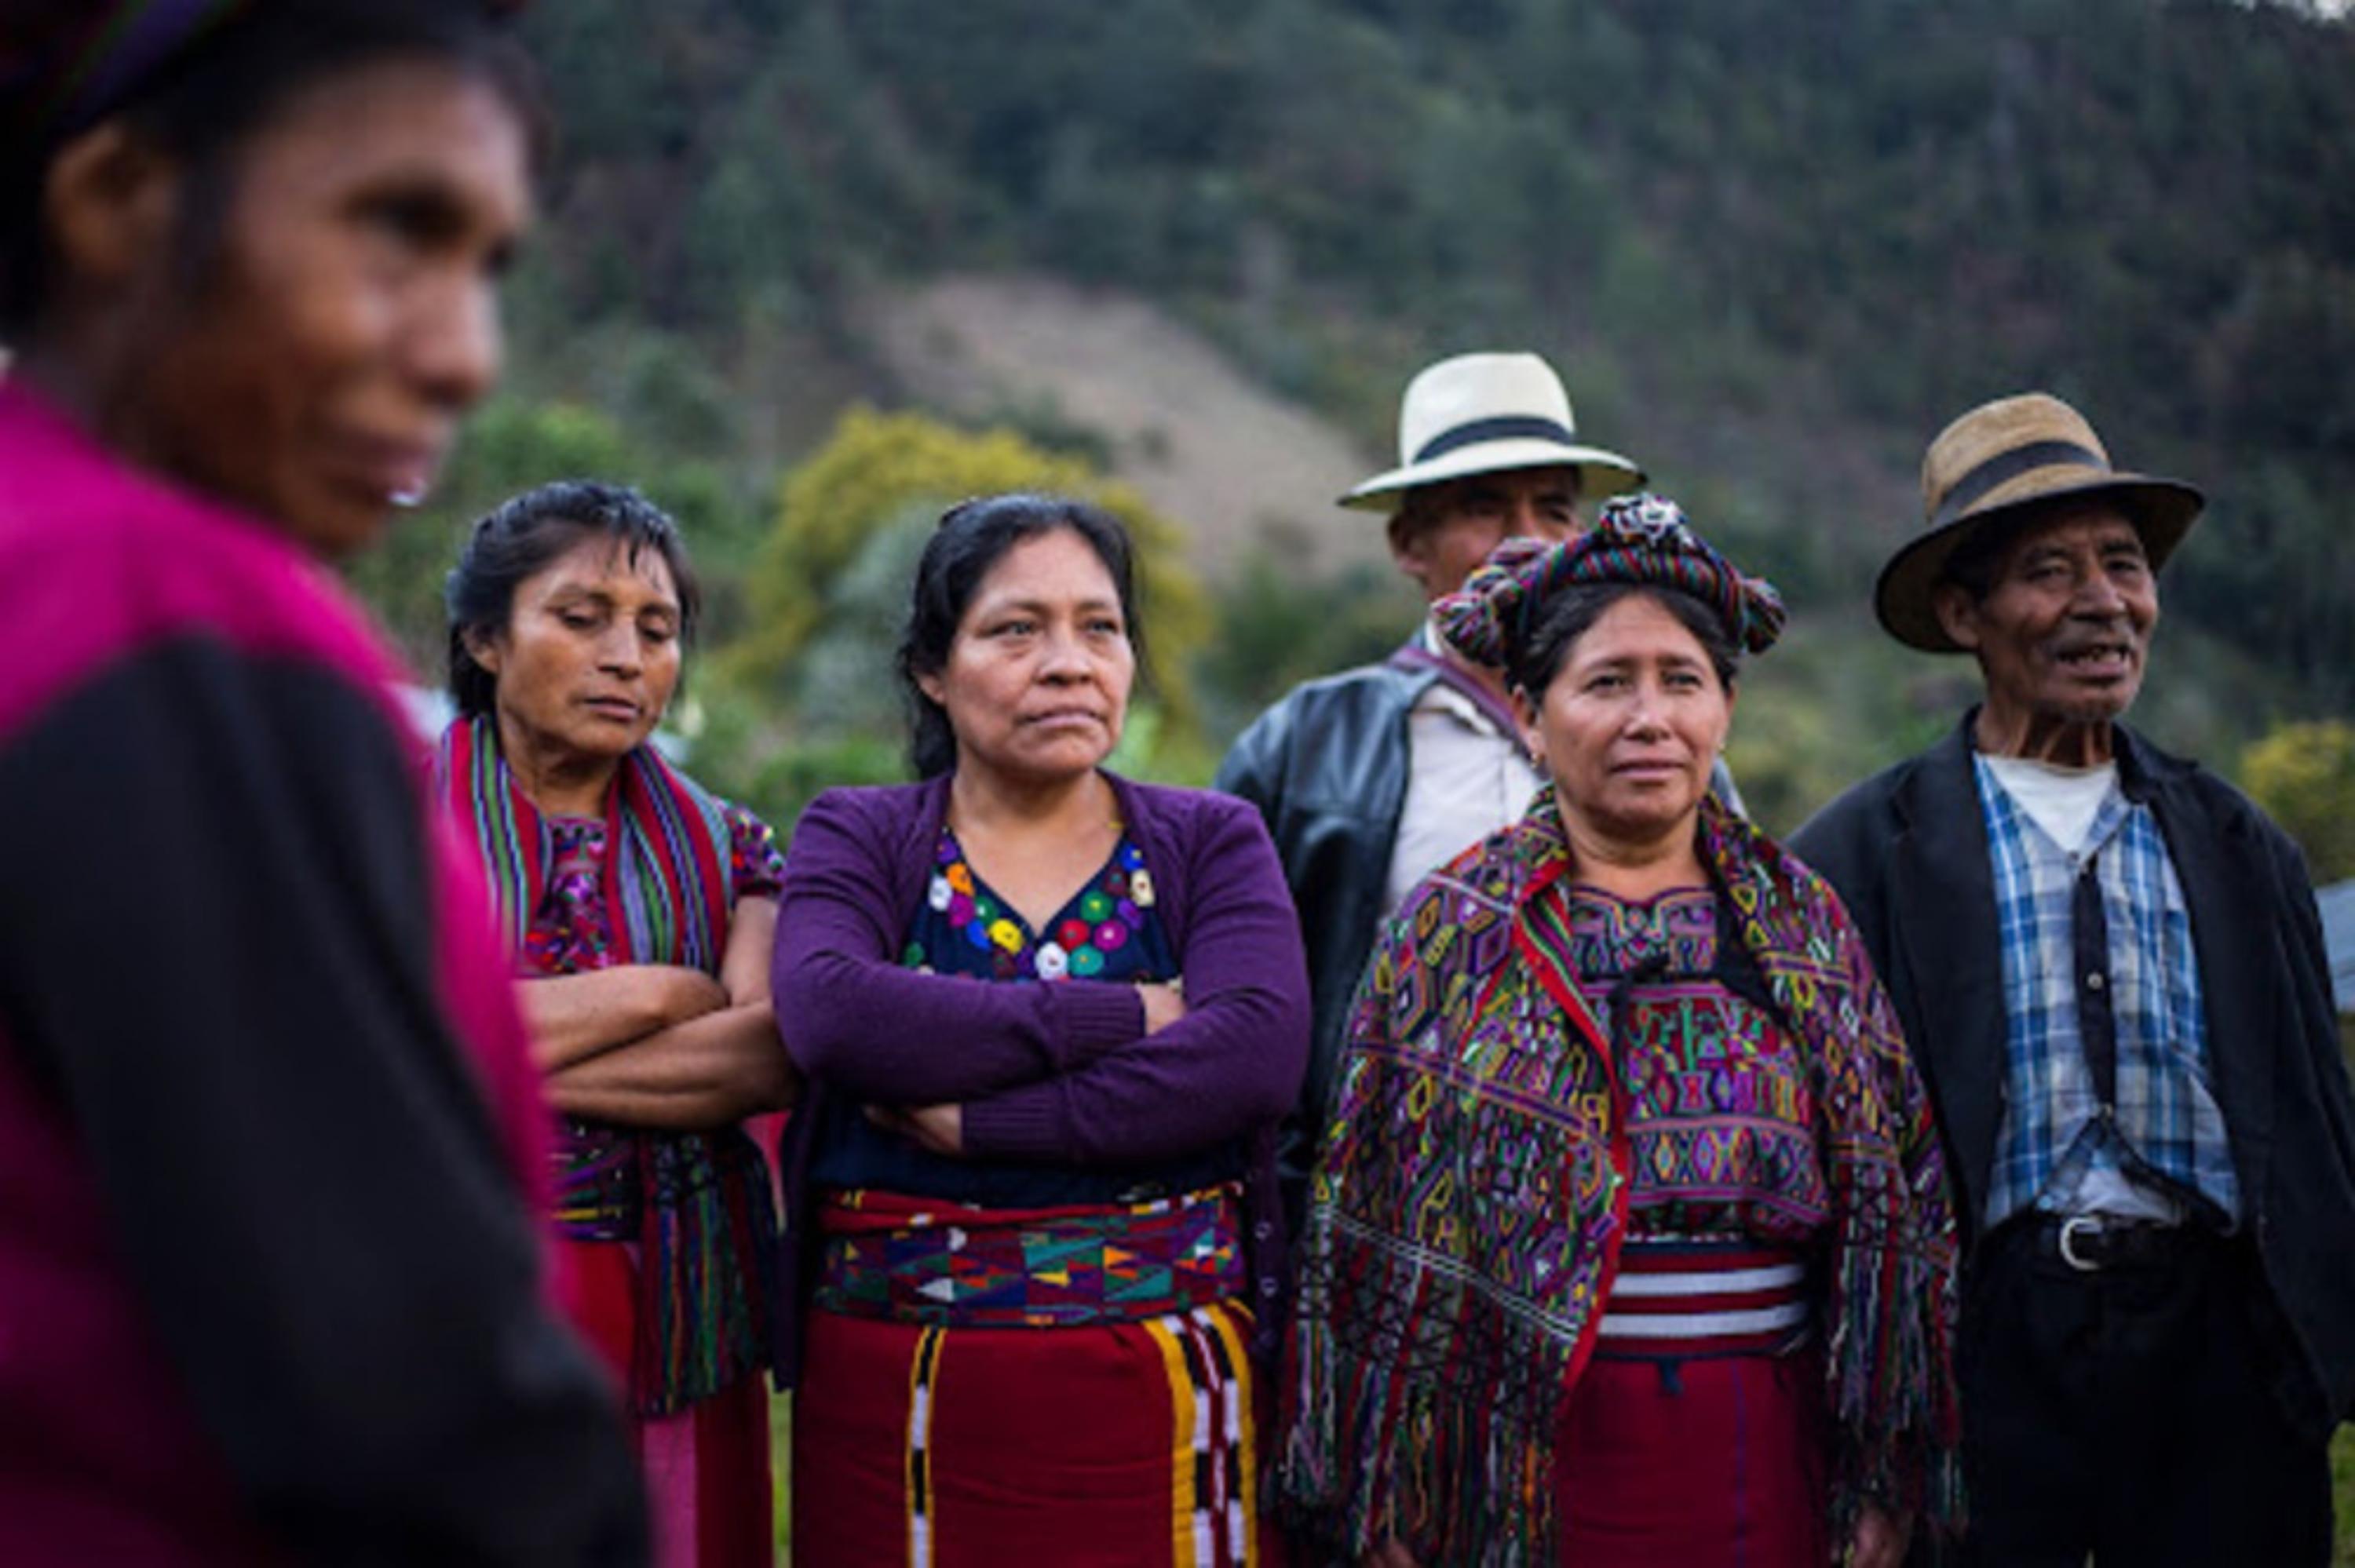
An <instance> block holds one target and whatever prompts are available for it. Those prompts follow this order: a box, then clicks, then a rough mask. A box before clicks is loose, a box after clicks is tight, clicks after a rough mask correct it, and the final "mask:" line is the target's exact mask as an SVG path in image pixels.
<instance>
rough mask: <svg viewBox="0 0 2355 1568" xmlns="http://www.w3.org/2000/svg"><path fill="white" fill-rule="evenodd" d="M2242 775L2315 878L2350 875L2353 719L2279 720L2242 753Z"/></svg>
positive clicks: (2353, 852) (2354, 845)
mask: <svg viewBox="0 0 2355 1568" xmlns="http://www.w3.org/2000/svg"><path fill="white" fill-rule="evenodd" d="M2241 779H2242V782H2243V784H2245V785H2246V786H2247V787H2248V791H2249V794H2250V795H2251V796H2252V797H2253V798H2254V800H2256V802H2257V804H2258V805H2260V806H2263V807H2264V809H2265V811H2266V814H2267V815H2269V816H2271V817H2272V818H2273V819H2274V821H2276V822H2279V823H2280V824H2281V825H2282V827H2283V829H2284V830H2285V831H2286V832H2288V833H2289V835H2290V836H2291V837H2292V838H2294V839H2296V840H2297V842H2298V844H2299V846H2300V847H2301V848H2303V849H2304V850H2305V851H2306V859H2307V866H2308V868H2309V869H2310V871H2311V872H2312V874H2313V876H2314V880H2315V881H2316V882H2317V883H2328V882H2338V881H2340V880H2342V879H2344V878H2346V877H2350V876H2355V725H2350V724H2347V723H2345V722H2343V721H2341V720H2337V719H2332V720H2328V721H2327V722H2323V723H2318V724H2291V725H2283V726H2279V727H2277V728H2275V729H2274V730H2272V731H2271V732H2269V733H2268V734H2267V735H2266V736H2265V737H2264V739H2262V740H2260V741H2258V742H2257V743H2256V744H2254V746H2251V747H2249V748H2248V749H2247V750H2246V751H2244V752H2243V753H2242V754H2241Z"/></svg>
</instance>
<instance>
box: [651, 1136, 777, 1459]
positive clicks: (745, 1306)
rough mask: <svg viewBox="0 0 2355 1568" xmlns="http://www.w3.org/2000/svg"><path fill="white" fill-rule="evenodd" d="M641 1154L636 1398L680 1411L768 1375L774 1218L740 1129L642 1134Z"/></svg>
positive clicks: (755, 1154)
mask: <svg viewBox="0 0 2355 1568" xmlns="http://www.w3.org/2000/svg"><path fill="white" fill-rule="evenodd" d="M638 1158H639V1171H640V1181H641V1192H643V1194H644V1198H643V1202H644V1214H645V1218H644V1221H643V1227H642V1231H641V1248H640V1257H639V1272H638V1336H637V1344H636V1347H635V1350H634V1359H633V1365H632V1368H631V1376H630V1382H631V1392H632V1397H633V1403H634V1405H635V1406H636V1409H637V1412H638V1414H641V1415H646V1416H658V1415H673V1414H677V1413H678V1412H679V1411H681V1410H684V1409H686V1408H687V1406H688V1405H690V1404H695V1403H696V1402H697V1401H698V1400H703V1399H709V1398H710V1397H711V1396H712V1395H713V1394H715V1393H719V1392H720V1391H721V1390H722V1389H725V1388H727V1387H729V1386H730V1385H731V1384H733V1383H737V1382H739V1381H740V1380H741V1379H743V1378H745V1377H747V1376H750V1375H751V1374H752V1373H754V1372H761V1371H762V1370H764V1369H765V1368H766V1367H767V1365H768V1355H767V1348H768V1331H767V1330H768V1302H767V1294H766V1292H767V1281H768V1279H769V1270H770V1266H771V1262H772V1256H771V1255H772V1253H773V1248H774V1245H775V1237H776V1221H775V1214H774V1212H773V1203H772V1201H771V1198H770V1192H769V1175H768V1171H767V1168H766V1167H765V1165H764V1164H763V1163H762V1159H761V1152H760V1150H759V1149H758V1148H756V1147H755V1146H754V1145H753V1143H752V1141H751V1139H748V1138H746V1137H745V1136H744V1135H743V1134H742V1133H741V1132H740V1131H737V1130H735V1129H733V1128H731V1129H730V1130H728V1131H726V1132H721V1133H710V1134H704V1133H679V1134H661V1133H646V1134H642V1135H640V1137H639V1151H638Z"/></svg>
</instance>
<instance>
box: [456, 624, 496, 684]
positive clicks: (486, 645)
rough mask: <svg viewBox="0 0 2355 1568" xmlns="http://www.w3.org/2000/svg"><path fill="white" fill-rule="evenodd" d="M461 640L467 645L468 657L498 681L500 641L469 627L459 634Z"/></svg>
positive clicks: (479, 629)
mask: <svg viewBox="0 0 2355 1568" xmlns="http://www.w3.org/2000/svg"><path fill="white" fill-rule="evenodd" d="M459 638H460V641H464V643H465V645H466V655H467V657H468V658H470V659H472V660H474V662H475V663H476V664H477V665H479V666H480V667H481V668H482V671H483V673H485V674H486V675H488V676H489V677H490V678H491V679H492V680H493V681H496V680H497V679H498V678H499V657H500V649H499V640H498V639H497V638H496V637H493V636H490V635H489V634H487V633H485V631H484V630H482V629H481V628H479V627H469V628H468V629H467V630H464V631H463V632H461V633H460V634H459Z"/></svg>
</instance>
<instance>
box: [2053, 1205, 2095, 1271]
mask: <svg viewBox="0 0 2355 1568" xmlns="http://www.w3.org/2000/svg"><path fill="white" fill-rule="evenodd" d="M2100 1234H2102V1222H2101V1221H2100V1219H2099V1218H2097V1217H2096V1216H2094V1215H2092V1214H2072V1215H2070V1216H2069V1217H2068V1218H2067V1219H2065V1220H2063V1221H2062V1222H2061V1261H2062V1262H2063V1263H2065V1264H2067V1265H2068V1266H2070V1267H2072V1268H2073V1269H2075V1270H2076V1271H2077V1272H2078V1273H2080V1274H2097V1273H2099V1272H2101V1267H2102V1266H2101V1265H2100V1264H2098V1263H2095V1262H2094V1261H2093V1259H2091V1258H2085V1257H2079V1256H2078V1255H2077V1238H2078V1237H2079V1236H2080V1235H2088V1236H2097V1235H2100Z"/></svg>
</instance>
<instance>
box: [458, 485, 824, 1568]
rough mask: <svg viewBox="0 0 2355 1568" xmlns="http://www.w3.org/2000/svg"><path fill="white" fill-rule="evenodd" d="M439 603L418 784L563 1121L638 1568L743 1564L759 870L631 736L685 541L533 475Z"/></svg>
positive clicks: (590, 1325)
mask: <svg viewBox="0 0 2355 1568" xmlns="http://www.w3.org/2000/svg"><path fill="white" fill-rule="evenodd" d="M448 597H449V609H450V695H451V699H452V701H453V702H454V703H455V705H456V706H457V710H458V717H457V719H456V721H455V722H454V723H453V724H452V725H451V726H450V728H449V731H448V733H447V734H445V735H444V736H442V752H441V763H442V779H443V783H444V786H445V788H446V789H448V790H449V794H450V804H451V809H452V810H453V812H454V813H455V814H456V816H457V818H458V820H459V821H462V822H464V823H466V824H467V825H469V826H470V827H471V828H472V829H473V830H474V835H475V838H476V840H477V842H479V843H480V844H481V845H482V849H483V858H484V861H485V863H486V864H487V865H488V866H489V868H490V873H491V883H492V886H493V888H494V890H495V892H496V895H497V900H498V914H499V919H500V923H501V924H502V925H503V926H504V927H505V928H506V935H507V938H508V943H509V947H510V950H511V951H513V952H514V954H515V955H516V962H517V969H518V972H519V973H521V974H522V975H523V976H524V977H525V978H524V981H523V984H522V986H521V987H520V991H521V994H522V997H523V1001H524V1013H525V1016H526V1017H527V1019H528V1020H529V1021H530V1023H531V1031H532V1044H533V1054H534V1056H535V1058H536V1059H537V1061H538V1065H539V1067H540V1070H541V1071H542V1072H543V1073H545V1074H547V1075H548V1096H549V1099H550V1100H551V1101H553V1102H554V1104H555V1106H556V1108H557V1109H558V1110H559V1111H560V1112H561V1113H563V1114H562V1116H561V1118H560V1119H559V1125H558V1130H557V1149H556V1165H555V1184H556V1211H555V1213H556V1227H557V1233H558V1234H559V1235H560V1236H562V1237H563V1238H564V1239H565V1242H566V1244H567V1249H566V1250H567V1257H566V1262H567V1265H568V1269H567V1274H568V1284H569V1286H570V1297H571V1300H570V1305H571V1307H572V1309H573V1316H574V1319H575V1320H576V1321H577V1322H579V1323H580V1324H581V1327H582V1328H583V1329H584V1330H587V1332H588V1333H589V1335H590V1338H591V1340H592V1341H593V1342H594V1343H595V1344H596V1345H597V1346H598V1347H599V1348H600V1349H601V1350H602V1351H604V1352H605V1356H606V1359H607V1361H608V1362H609V1363H610V1364H611V1365H612V1366H613V1369H614V1371H615V1372H616V1374H617V1375H619V1376H620V1377H622V1378H623V1379H624V1380H625V1382H626V1383H627V1385H628V1388H629V1393H630V1408H631V1411H632V1413H633V1414H634V1416H635V1418H636V1420H635V1424H634V1425H635V1430H636V1434H637V1438H638V1447H639V1456H640V1459H641V1461H642V1462H643V1464H644V1465H645V1470H646V1477H647V1480H648V1482H649V1485H650V1488H651V1492H652V1500H653V1502H654V1505H655V1544H656V1548H657V1557H658V1560H659V1561H661V1562H662V1563H666V1564H670V1563H676V1564H679V1565H681V1568H725V1565H732V1564H743V1565H747V1568H750V1565H752V1564H763V1565H764V1564H766V1563H769V1562H770V1560H771V1559H772V1558H773V1556H774V1555H775V1542H774V1537H773V1531H772V1527H771V1523H770V1509H769V1485H770V1483H769V1404H768V1384H767V1381H766V1379H765V1378H764V1377H763V1376H762V1372H764V1371H765V1369H766V1368H767V1365H768V1323H767V1319H766V1307H765V1299H766V1298H765V1296H764V1294H763V1287H764V1285H765V1283H766V1281H765V1279H764V1275H765V1273H766V1270H767V1267H768V1259H769V1252H770V1245H771V1241H772V1235H773V1229H774V1220H773V1214H772V1211H771V1205H770V1198H769V1190H770V1187H769V1168H768V1165H767V1163H766V1162H765V1161H764V1160H762V1157H761V1153H760V1150H758V1149H756V1148H755V1147H754V1146H753V1144H752V1141H751V1139H749V1138H748V1137H746V1136H745V1134H744V1133H743V1131H742V1130H741V1128H739V1126H738V1123H739V1122H740V1121H741V1119H742V1118H745V1117H748V1116H752V1115H757V1114H759V1113H762V1112H765V1111H770V1110H774V1109H776V1108H778V1107H782V1106H783V1105H784V1104H785V1103H786V1102H787V1100H788V1099H789V1098H790V1097H791V1095H792V1092H793V1087H794V1079H793V1072H792V1068H791V1067H790V1066H789V1065H788V1064H787V1063H786V1060H785V1054H784V1052H783V1049H782V1048H781V1047H780V1046H779V1045H778V1044H777V1031H776V1023H775V1021H774V1017H773V1014H772V1013H771V1012H770V1009H769V949H770V946H771V944H772V941H773V938H774V936H775V933H776V927H777V904H776V893H777V884H778V880H779V878H780V876H781V875H782V874H783V870H784V865H783V861H782V860H781V859H780V858H779V857H778V854H777V850H776V845H775V843H774V842H773V839H772V838H771V836H770V832H769V829H768V827H767V825H766V824H764V823H762V821H760V820H759V819H757V818H755V817H754V816H752V815H751V813H750V812H749V811H746V810H743V809H742V808H741V807H738V806H734V805H731V804H730V803H729V802H727V801H725V800H720V799H719V798H718V797H716V796H714V795H712V794H711V793H710V792H709V791H708V790H706V789H703V788H702V786H700V785H698V784H697V783H696V782H695V780H693V779H689V778H688V777H687V775H686V774H684V773H682V772H680V771H679V770H678V769H677V768H674V767H672V766H671V765H670V764H669V763H668V762H667V761H666V760H665V759H664V758H663V755H662V753H661V752H660V751H658V750H656V749H655V746H654V743H653V738H652V737H653V735H654V730H655V725H656V724H657V723H659V722H660V721H661V718H662V715H663V713H664V711H665V710H666V708H668V706H669V705H670V699H671V695H672V694H673V693H674V692H676V691H677V689H678V681H679V675H680V673H681V670H682V667H683V662H684V658H685V650H686V649H687V646H688V644H689V643H690V642H691V641H692V640H693V637H694V632H695V625H696V618H697V614H698V609H699V606H700V599H701V596H700V594H699V592H698V588H697V585H696V580H695V574H694V572H693V570H692V569H691V568H690V567H688V565H687V547H686V546H685V544H684V543H683V542H682V541H681V540H680V538H679V535H678V528H677V524H674V523H673V522H672V521H671V519H670V518H669V517H668V516H667V515H666V514H664V513H663V512H662V511H661V510H659V509H658V508H656V507H655V505H654V504H653V503H650V502H648V501H647V500H646V499H645V497H644V496H642V495H640V494H639V493H637V492H635V491H634V490H624V489H621V488H618V487H615V486H613V485H604V484H594V483H586V482H564V483H557V484H548V485H542V486H541V487H540V488H538V489H537V490H533V491H529V492H527V493H525V494H522V495H518V496H517V497H516V498H515V499H514V500H512V501H510V502H508V503H506V505H504V506H502V507H500V508H499V509H498V510H497V511H496V512H494V513H492V514H490V515H489V516H487V517H485V518H484V519H483V520H482V521H481V522H479V523H477V524H475V525H474V535H473V536H472V538H471V539H469V540H468V542H467V545H466V548H465V551H464V554H463V555H462V556H460V557H459V560H458V564H457V566H456V567H455V568H454V569H453V571H452V572H451V573H450V585H449V595H448Z"/></svg>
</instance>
